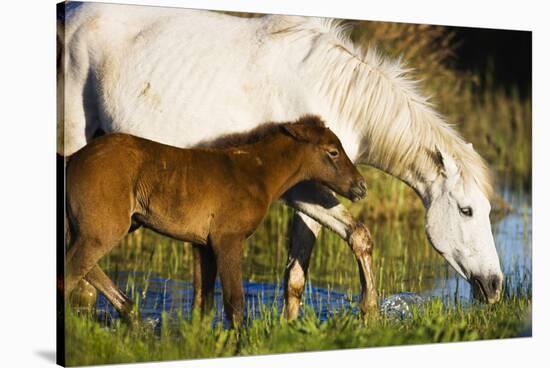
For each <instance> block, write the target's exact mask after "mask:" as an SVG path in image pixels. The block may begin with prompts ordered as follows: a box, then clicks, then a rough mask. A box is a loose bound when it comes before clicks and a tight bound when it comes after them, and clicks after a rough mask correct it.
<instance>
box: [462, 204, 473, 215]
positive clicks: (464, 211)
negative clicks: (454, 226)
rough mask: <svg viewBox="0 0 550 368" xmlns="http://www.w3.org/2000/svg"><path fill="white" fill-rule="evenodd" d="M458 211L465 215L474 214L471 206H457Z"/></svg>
mask: <svg viewBox="0 0 550 368" xmlns="http://www.w3.org/2000/svg"><path fill="white" fill-rule="evenodd" d="M459 209H460V213H461V214H463V215H464V216H467V217H472V216H473V215H474V211H473V210H472V207H470V206H468V207H459Z"/></svg>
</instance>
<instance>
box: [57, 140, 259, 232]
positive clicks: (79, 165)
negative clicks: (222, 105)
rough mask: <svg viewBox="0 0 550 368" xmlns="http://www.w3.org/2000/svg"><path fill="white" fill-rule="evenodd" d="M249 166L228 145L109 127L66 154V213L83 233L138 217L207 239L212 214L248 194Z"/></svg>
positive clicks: (121, 227)
mask: <svg viewBox="0 0 550 368" xmlns="http://www.w3.org/2000/svg"><path fill="white" fill-rule="evenodd" d="M247 174H250V172H249V170H243V168H241V167H239V164H238V161H236V160H235V159H234V158H233V157H232V155H231V154H230V153H229V152H228V151H226V150H214V149H180V148H175V147H171V146H167V145H164V144H160V143H157V142H153V141H150V140H147V139H143V138H139V137H134V136H130V135H126V134H110V135H106V136H103V137H100V138H98V139H97V140H94V141H92V142H91V143H90V144H89V145H87V146H86V147H84V148H83V149H82V150H80V151H79V152H77V153H76V154H75V155H74V156H73V157H72V158H71V160H70V161H69V164H68V166H67V195H68V213H69V216H70V218H78V224H76V226H78V229H75V230H77V232H80V233H85V234H94V235H97V236H100V237H104V236H106V235H102V234H96V233H98V230H101V231H102V232H103V231H104V230H105V229H112V231H107V234H109V233H117V236H120V235H121V234H125V233H126V232H127V230H128V229H129V228H130V226H131V223H132V222H134V223H138V224H140V225H144V226H147V227H151V228H154V229H155V230H156V231H158V232H160V233H163V234H166V235H170V236H172V237H174V238H177V239H181V240H185V241H192V242H195V243H206V240H207V237H208V233H209V231H210V228H211V226H212V225H213V224H212V221H213V220H214V218H215V215H218V218H219V213H220V212H227V210H229V208H225V207H227V206H230V205H231V203H233V204H234V203H235V202H241V205H244V204H245V202H246V201H247V200H250V198H249V197H250V192H249V188H247V187H246V182H247V180H246V177H247ZM260 196H261V195H260ZM266 205H267V203H266ZM232 207H233V208H235V207H236V206H234V205H233V206H232ZM263 207H264V206H261V208H260V210H264V208H263ZM246 215H247V214H246V213H245V214H244V218H245V219H246V218H247V217H248V216H246ZM238 220H239V219H235V221H236V222H237V221H238ZM98 223H102V224H101V226H98ZM107 240H117V239H107Z"/></svg>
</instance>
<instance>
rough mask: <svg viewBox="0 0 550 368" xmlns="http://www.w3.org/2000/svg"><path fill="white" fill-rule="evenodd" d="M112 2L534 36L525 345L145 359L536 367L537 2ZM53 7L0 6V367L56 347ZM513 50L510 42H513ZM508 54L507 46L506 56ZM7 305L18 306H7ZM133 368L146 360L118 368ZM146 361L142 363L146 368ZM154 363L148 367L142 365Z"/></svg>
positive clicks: (541, 197) (543, 240) (42, 361)
mask: <svg viewBox="0 0 550 368" xmlns="http://www.w3.org/2000/svg"><path fill="white" fill-rule="evenodd" d="M118 2H119V3H131V4H150V5H163V6H179V7H191V8H209V9H224V10H234V11H251V12H262V13H285V14H302V15H317V16H335V17H339V18H359V19H370V20H385V21H405V22H412V23H430V24H446V25H462V26H481V27H486V28H487V27H489V28H490V27H493V28H511V29H525V30H533V31H534V35H533V49H534V68H533V87H534V95H533V118H534V124H533V137H534V138H533V139H534V142H533V148H534V152H533V155H534V157H535V160H534V169H533V172H534V184H533V187H534V195H533V213H534V219H533V227H534V230H533V242H534V249H533V255H534V259H533V262H534V276H533V279H534V298H533V299H534V311H533V324H534V326H533V335H534V337H533V338H531V339H529V338H523V339H509V340H499V341H482V342H475V343H458V344H436V345H420V346H407V347H392V348H369V349H355V350H341V351H333V352H322V353H298V354H282V355H271V356H269V357H267V356H256V357H245V358H230V359H209V360H195V361H175V362H166V363H154V364H155V366H156V365H160V366H162V367H176V366H177V367H220V366H227V367H239V368H241V367H255V366H258V365H261V366H262V367H281V366H298V365H302V366H303V365H309V366H320V367H326V366H341V365H342V364H349V365H353V366H355V365H359V366H363V365H364V366H390V367H393V366H406V367H416V366H419V367H431V366H437V367H442V366H445V367H484V366H491V367H518V366H527V365H528V366H540V365H544V364H545V363H544V362H545V355H546V354H544V353H545V352H546V351H545V349H544V348H545V347H546V344H547V342H548V341H550V338H549V333H548V331H549V330H550V329H549V328H548V327H549V326H548V321H549V318H548V311H549V310H550V309H549V303H548V286H547V285H545V284H544V283H545V281H546V280H550V277H549V275H548V269H549V267H548V266H547V265H545V264H544V263H543V262H545V261H547V260H548V259H550V257H549V254H548V246H547V245H548V244H549V240H550V238H549V233H548V230H547V229H548V226H547V223H548V221H549V219H550V213H548V210H547V209H546V208H545V207H546V206H545V205H546V204H549V203H550V201H549V198H548V194H547V193H545V192H546V191H545V189H546V188H548V187H549V186H548V184H549V183H548V178H549V176H548V174H547V165H546V162H545V161H546V157H548V155H549V154H550V152H549V151H548V146H549V145H548V144H547V143H546V138H547V137H550V134H549V128H548V122H547V120H548V116H549V105H550V104H549V103H548V101H549V99H550V95H549V90H548V86H549V85H550V80H549V74H548V65H550V61H549V48H548V44H550V40H549V38H548V26H547V16H546V15H545V14H547V10H546V7H545V4H544V2H542V1H521V2H518V1H513V2H510V1H479V0H477V1H471V0H462V1H455V2H452V3H451V2H444V1H414V2H413V1H377V2H374V1H373V2H368V3H367V2H363V1H361V2H359V1H349V0H339V1H331V2H319V1H316V2H313V1H305V0H293V1H289V0H262V1H245V0H227V1H224V2H220V1H214V0H200V1H199V0H179V1H176V0H172V1H168V0H156V1H152V0H150V1H141V0H135V1H124V0H122V1H118ZM54 4H55V2H54V1H25V2H11V3H6V4H3V6H2V13H3V14H2V22H0V37H1V40H2V42H1V43H0V45H1V46H2V54H1V57H0V63H1V64H0V65H1V68H0V70H1V71H2V74H1V75H2V78H0V80H1V83H0V93H2V101H3V102H2V107H1V108H0V122H1V124H2V127H3V132H2V133H1V134H0V142H1V143H0V153H1V155H0V157H1V163H2V166H0V167H1V168H2V174H1V175H0V178H1V179H0V198H1V200H0V224H2V225H1V228H2V229H3V233H4V236H3V239H2V241H1V242H0V244H1V245H2V251H3V256H2V257H1V262H2V267H1V271H0V272H1V273H2V279H1V280H2V283H1V285H2V295H3V297H2V303H0V311H1V312H0V316H2V317H3V323H2V327H1V328H0V334H1V335H0V336H1V338H2V340H1V342H2V346H3V348H2V354H0V361H1V365H2V366H5V367H11V366H31V367H37V366H38V367H40V366H46V365H52V364H53V352H54V351H55V271H54V264H55V240H54V239H55V217H54V213H55V195H54V193H55V161H54V160H55V155H54V152H55V22H54V19H55V6H54ZM511 48H513V45H511ZM511 52H513V49H511ZM545 225H546V226H545ZM12 300H18V301H19V303H15V302H13V301H12ZM125 366H126V367H134V366H135V367H138V366H139V367H141V366H144V365H141V364H140V365H125ZM145 366H148V365H145ZM149 366H152V365H149Z"/></svg>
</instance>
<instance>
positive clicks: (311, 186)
mask: <svg viewBox="0 0 550 368" xmlns="http://www.w3.org/2000/svg"><path fill="white" fill-rule="evenodd" d="M284 198H285V200H286V201H287V203H288V204H289V205H290V206H292V207H293V208H295V209H297V210H298V211H300V212H301V213H297V214H296V215H295V216H294V223H293V226H292V232H291V236H290V244H289V254H288V263H287V267H286V269H285V303H286V304H285V305H286V315H287V318H289V319H295V318H296V317H297V316H298V311H299V305H300V300H301V297H302V293H303V290H304V285H305V278H306V275H307V269H308V266H309V259H310V256H311V252H312V251H313V245H314V243H315V239H316V237H317V235H318V234H319V231H320V229H321V226H320V225H323V226H325V227H327V228H329V229H331V230H333V231H334V232H336V233H337V234H338V235H339V236H340V237H342V239H344V240H345V241H346V242H347V243H348V245H349V246H350V249H351V250H352V251H353V254H354V256H355V258H356V260H357V264H358V266H359V277H360V281H361V302H360V309H361V311H362V312H363V313H370V312H373V311H377V310H378V293H377V291H376V289H375V286H374V273H373V267H372V250H373V246H374V242H373V241H372V238H371V235H370V232H369V230H368V229H367V227H366V226H365V225H363V224H362V223H359V222H357V221H356V220H355V219H354V218H353V216H352V215H351V214H350V213H349V211H348V210H347V209H346V208H345V207H344V206H343V205H342V204H341V203H340V202H339V201H338V199H337V198H336V197H335V196H334V194H333V193H332V192H331V191H330V190H328V189H327V188H325V187H323V186H321V185H319V184H316V183H313V182H307V183H302V184H299V185H297V186H295V187H294V188H292V189H291V190H289V191H288V192H287V193H285V195H284Z"/></svg>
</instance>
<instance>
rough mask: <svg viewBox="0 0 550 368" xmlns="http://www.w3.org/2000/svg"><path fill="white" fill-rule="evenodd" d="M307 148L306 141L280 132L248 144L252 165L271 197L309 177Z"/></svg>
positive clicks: (275, 197) (276, 196)
mask: <svg viewBox="0 0 550 368" xmlns="http://www.w3.org/2000/svg"><path fill="white" fill-rule="evenodd" d="M306 149H307V143H300V142H297V141H296V140H294V139H293V138H291V137H288V136H286V135H284V134H279V133H277V134H275V135H273V136H272V137H269V138H267V139H265V140H262V141H260V142H258V143H255V144H251V145H250V146H248V147H247V149H246V151H247V153H248V154H247V158H249V161H250V162H249V164H250V165H252V166H255V167H257V169H258V170H257V175H256V177H257V179H258V180H259V181H261V183H262V186H263V187H264V188H266V190H267V192H268V194H269V196H270V197H271V199H272V200H274V199H277V198H279V197H280V196H281V195H282V194H283V193H284V192H286V191H287V190H288V189H290V188H291V187H293V186H294V185H296V184H297V183H299V182H301V181H304V180H308V179H310V173H309V171H308V170H307V168H308V162H307V161H308V160H307V154H306ZM237 150H238V148H237Z"/></svg>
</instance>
